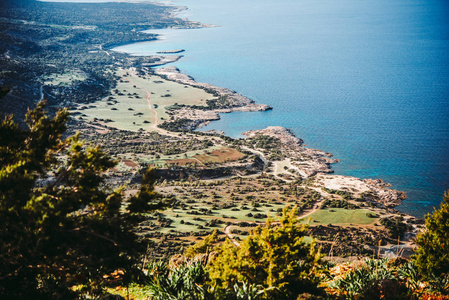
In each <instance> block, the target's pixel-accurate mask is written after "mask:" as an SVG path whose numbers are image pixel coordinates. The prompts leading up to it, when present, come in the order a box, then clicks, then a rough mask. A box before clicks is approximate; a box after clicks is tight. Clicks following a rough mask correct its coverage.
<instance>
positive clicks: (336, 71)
mask: <svg viewBox="0 0 449 300" xmlns="http://www.w3.org/2000/svg"><path fill="white" fill-rule="evenodd" d="M221 2H223V3H221ZM172 3H174V4H176V5H185V6H187V7H189V10H187V11H186V12H184V13H183V14H182V16H183V17H188V18H189V19H192V20H195V21H201V22H203V23H209V24H214V25H218V26H219V27H216V28H207V29H195V30H163V31H158V33H162V34H164V39H163V40H161V41H158V42H150V43H141V44H135V45H128V46H125V47H120V50H122V51H128V52H131V53H136V54H151V53H154V52H155V51H159V50H170V49H179V48H182V49H185V50H186V52H184V53H183V54H184V57H183V58H182V59H181V60H180V61H179V62H177V63H175V64H174V65H176V66H177V67H178V68H180V69H181V71H183V72H184V73H187V74H189V75H191V76H193V77H194V78H195V79H196V80H197V81H203V82H209V83H212V84H215V85H218V86H224V87H228V88H231V89H234V90H236V91H238V92H239V93H242V94H243V95H245V96H248V97H249V98H252V99H254V100H256V101H257V102H259V103H266V104H269V105H271V106H273V107H274V110H273V111H269V112H263V113H262V112H254V113H231V114H225V115H222V119H221V120H220V121H217V122H212V123H211V124H210V125H209V126H207V127H206V128H205V130H209V129H220V130H224V131H225V132H226V133H227V134H228V135H230V136H233V137H238V136H240V133H241V132H243V131H247V130H251V129H261V128H265V127H267V126H270V125H281V126H285V127H288V128H291V129H293V131H294V132H295V134H296V135H297V136H298V137H301V138H302V139H304V141H305V143H306V144H307V145H308V146H309V147H312V148H318V149H322V150H324V151H328V152H331V153H333V154H334V156H335V157H336V158H339V159H340V160H341V162H340V163H338V164H335V165H334V166H333V168H334V170H335V173H336V174H342V175H349V176H357V177H362V178H382V179H383V180H385V181H387V182H390V183H391V184H392V185H393V188H396V189H400V190H404V191H406V192H407V194H408V199H407V200H406V201H404V202H403V204H402V205H401V206H400V207H399V209H400V210H401V211H404V212H408V213H411V214H414V215H417V216H422V215H423V214H425V213H427V212H430V211H432V209H433V207H434V206H437V205H438V204H439V203H440V201H441V200H442V195H443V193H444V191H445V190H448V189H449V2H448V1H446V0H376V1H366V0H341V1H330V0H326V1H324V0H310V1H307V0H282V1H274V0H239V1H236V0H229V1H217V2H212V1H206V0H195V1H194V0H179V1H172ZM152 32H155V31H152Z"/></svg>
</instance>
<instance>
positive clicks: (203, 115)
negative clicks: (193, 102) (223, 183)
mask: <svg viewBox="0 0 449 300" xmlns="http://www.w3.org/2000/svg"><path fill="white" fill-rule="evenodd" d="M177 9H178V10H176V11H173V12H172V13H171V15H172V16H175V15H176V14H178V13H180V12H181V11H184V10H186V9H187V8H186V7H177ZM185 20H187V19H185ZM196 24H200V26H199V27H195V28H208V27H214V26H213V25H208V24H201V23H196ZM168 29H170V28H168ZM171 29H176V28H171ZM182 29H190V28H182ZM150 30H151V29H149V30H145V32H149V31H150ZM156 40H160V37H159V36H157V37H156ZM132 44H135V43H132ZM132 44H128V45H132ZM111 50H112V49H111ZM183 50H184V49H183ZM112 51H115V50H112ZM171 51H173V50H168V51H158V55H159V56H161V57H165V58H163V59H162V60H161V61H160V62H158V63H155V64H151V65H148V66H149V67H151V68H153V67H161V68H159V69H153V71H154V73H155V74H156V75H158V76H161V77H163V78H165V79H167V80H171V81H174V82H178V83H181V84H186V85H191V86H194V87H199V88H203V89H205V90H207V89H208V88H211V89H213V90H214V91H215V92H217V91H219V92H220V93H222V92H223V93H224V94H225V95H226V94H227V95H235V96H237V97H240V99H239V100H240V103H239V105H236V106H228V107H223V108H221V109H215V110H212V111H206V112H204V111H203V112H200V111H198V110H194V109H193V110H192V109H188V108H186V109H184V110H183V111H182V115H183V116H186V118H187V119H190V120H192V122H191V123H190V124H189V125H188V126H187V127H186V128H185V129H187V130H195V129H197V128H200V127H202V126H204V125H207V124H208V123H209V122H211V121H214V120H219V119H220V114H221V113H230V112H233V111H265V110H270V109H273V108H272V107H270V106H268V105H263V104H262V105H261V104H256V103H255V101H253V100H250V99H249V98H247V97H244V96H242V95H240V94H237V92H235V91H233V90H230V89H227V88H221V87H217V86H213V85H211V84H208V83H198V82H196V81H195V80H194V79H193V78H192V77H191V76H189V75H187V74H183V73H181V72H180V71H179V69H177V68H176V67H174V66H168V67H164V66H165V65H166V64H169V63H173V62H176V61H178V60H179V59H181V58H182V57H183V56H178V57H177V58H176V59H170V58H168V57H170V56H173V55H169V54H172V53H171ZM121 53H126V54H128V55H132V56H144V57H154V56H155V55H153V54H149V55H142V54H139V55H137V54H133V53H129V52H124V51H121ZM164 54H168V55H164ZM178 115H181V114H178ZM178 119H179V117H178ZM312 150H313V149H312ZM318 151H320V150H318ZM331 172H332V173H333V172H334V170H333V169H331ZM338 176H343V177H347V178H356V177H352V176H347V175H338ZM357 179H359V180H361V181H371V182H374V181H379V182H381V183H382V184H380V185H379V186H378V187H379V188H382V189H385V188H386V187H387V186H388V187H389V186H390V185H389V184H384V183H383V181H382V179H373V178H368V179H361V178H358V177H357ZM387 189H388V190H392V189H389V188H387ZM392 191H394V193H397V197H393V198H395V199H394V200H393V201H391V202H390V204H391V203H394V205H392V206H400V205H401V201H402V200H404V199H406V198H407V196H406V195H405V192H402V191H396V190H392ZM387 202H388V201H387ZM406 214H407V215H410V214H409V213H406ZM418 218H419V217H418Z"/></svg>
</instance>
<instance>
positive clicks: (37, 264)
mask: <svg viewBox="0 0 449 300" xmlns="http://www.w3.org/2000/svg"><path fill="white" fill-rule="evenodd" d="M67 119H68V112H67V111H65V110H63V111H60V112H58V113H57V114H56V116H55V117H54V118H53V119H51V118H49V117H48V116H47V115H46V114H45V111H44V104H43V103H39V104H38V105H37V108H36V109H34V110H31V111H29V112H28V114H27V116H26V127H24V128H22V127H20V126H19V125H17V124H15V123H14V122H13V121H12V117H11V116H9V117H6V118H5V119H4V120H3V122H1V124H0V219H1V220H2V226H1V228H0V257H1V259H0V295H1V298H2V299H57V298H63V299H71V298H75V297H77V296H78V294H80V293H81V294H91V295H94V294H98V293H101V290H102V286H103V284H104V283H105V281H107V280H108V276H105V275H107V274H111V273H113V272H114V271H117V270H120V272H115V274H122V275H121V276H119V277H121V278H119V279H120V280H125V279H129V278H130V277H131V276H132V275H133V274H136V273H138V270H137V269H136V266H137V263H138V262H139V258H140V254H141V253H142V252H143V250H144V249H145V248H144V247H142V246H144V245H142V243H141V242H140V241H139V240H138V238H137V236H136V235H135V234H134V232H133V228H134V226H135V225H136V224H137V222H139V220H140V218H139V214H140V213H141V212H145V211H148V210H152V209H156V208H160V207H162V206H163V203H162V202H160V201H159V200H158V199H159V196H158V195H157V194H156V193H155V192H154V189H153V180H152V179H151V172H150V173H148V174H147V175H148V176H147V177H146V178H145V179H144V182H143V184H142V188H141V190H140V192H139V193H138V194H137V195H136V196H135V197H133V198H131V199H130V200H129V204H128V205H127V206H126V207H122V202H123V197H122V194H121V190H120V189H118V190H108V189H107V188H105V187H104V185H103V183H104V175H105V172H106V171H107V170H108V169H109V168H111V167H113V166H114V165H115V163H114V161H113V160H112V159H111V158H110V157H109V156H108V155H107V154H106V153H104V152H103V151H101V149H99V148H93V147H86V146H84V145H83V142H82V141H81V140H80V138H79V135H75V136H72V137H68V138H66V139H63V138H62V135H63V133H64V131H65V129H66V126H65V123H66V121H67ZM74 286H79V287H80V288H79V289H78V292H76V293H75V292H74V288H73V287H74Z"/></svg>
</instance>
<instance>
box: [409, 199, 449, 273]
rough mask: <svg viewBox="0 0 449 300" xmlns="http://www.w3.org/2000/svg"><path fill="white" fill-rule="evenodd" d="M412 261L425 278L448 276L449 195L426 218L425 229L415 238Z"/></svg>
mask: <svg viewBox="0 0 449 300" xmlns="http://www.w3.org/2000/svg"><path fill="white" fill-rule="evenodd" d="M416 244H417V246H418V248H417V249H416V251H415V255H414V260H415V263H416V265H417V267H418V269H419V271H420V272H421V273H422V274H424V275H426V276H427V277H430V278H432V277H443V276H444V275H446V276H449V194H447V193H445V194H444V197H443V203H442V204H441V207H440V209H437V210H435V211H434V213H433V214H432V215H430V214H428V215H427V216H426V228H425V230H424V231H423V232H421V233H420V234H419V235H418V236H417V237H416Z"/></svg>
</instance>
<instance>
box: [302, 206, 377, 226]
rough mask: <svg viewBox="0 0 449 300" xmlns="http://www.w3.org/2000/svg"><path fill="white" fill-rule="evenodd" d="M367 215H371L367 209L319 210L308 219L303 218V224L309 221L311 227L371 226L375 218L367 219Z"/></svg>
mask: <svg viewBox="0 0 449 300" xmlns="http://www.w3.org/2000/svg"><path fill="white" fill-rule="evenodd" d="M369 213H371V211H369V210H367V209H344V208H329V209H321V210H318V211H316V212H315V213H313V214H311V215H310V217H309V218H305V221H304V222H307V221H308V219H310V224H311V225H318V224H322V225H326V224H332V225H346V224H348V225H349V224H356V225H369V224H373V223H374V222H375V221H376V220H377V218H370V217H368V214H369Z"/></svg>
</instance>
